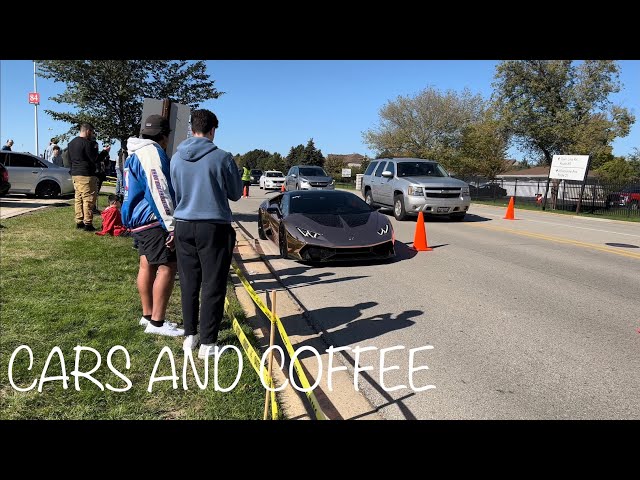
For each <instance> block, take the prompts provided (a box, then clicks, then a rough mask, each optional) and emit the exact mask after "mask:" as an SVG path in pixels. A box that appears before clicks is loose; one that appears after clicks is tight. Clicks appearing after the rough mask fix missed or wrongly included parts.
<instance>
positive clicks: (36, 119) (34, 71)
mask: <svg viewBox="0 0 640 480" xmlns="http://www.w3.org/2000/svg"><path fill="white" fill-rule="evenodd" d="M33 91H34V93H38V87H37V85H36V61H35V60H34V61H33ZM33 106H34V107H35V110H34V112H35V126H36V157H37V156H38V153H39V149H38V103H37V102H36V103H34V104H33Z"/></svg>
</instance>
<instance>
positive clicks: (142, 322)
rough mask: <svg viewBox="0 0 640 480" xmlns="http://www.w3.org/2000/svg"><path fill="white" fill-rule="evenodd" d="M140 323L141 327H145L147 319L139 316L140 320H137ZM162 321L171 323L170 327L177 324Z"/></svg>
mask: <svg viewBox="0 0 640 480" xmlns="http://www.w3.org/2000/svg"><path fill="white" fill-rule="evenodd" d="M138 323H139V324H140V325H142V326H143V327H146V326H147V325H149V320H147V319H146V318H144V317H140V321H139V322H138ZM164 323H168V324H169V325H171V326H172V327H177V326H178V324H177V323H174V322H164Z"/></svg>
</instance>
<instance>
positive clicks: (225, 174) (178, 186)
mask: <svg viewBox="0 0 640 480" xmlns="http://www.w3.org/2000/svg"><path fill="white" fill-rule="evenodd" d="M171 183H172V184H173V188H174V190H175V193H176V209H175V211H174V213H173V216H174V218H176V219H177V220H187V221H190V220H191V221H192V220H208V221H211V222H216V223H231V221H232V217H231V208H230V207H229V200H233V201H234V202H235V201H236V200H239V199H240V197H241V196H242V181H241V180H240V174H239V173H238V167H237V166H236V163H235V162H234V161H233V156H232V155H231V154H230V153H229V152H225V151H224V150H220V149H219V148H218V147H216V146H215V145H214V144H213V142H212V141H211V140H209V139H208V138H204V137H191V138H187V139H186V140H185V141H184V142H182V143H181V144H180V145H179V146H178V149H177V150H176V153H175V154H174V155H173V157H172V158H171Z"/></svg>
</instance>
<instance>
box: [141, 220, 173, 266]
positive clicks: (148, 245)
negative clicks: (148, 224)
mask: <svg viewBox="0 0 640 480" xmlns="http://www.w3.org/2000/svg"><path fill="white" fill-rule="evenodd" d="M168 235H169V234H168V233H167V232H166V231H165V229H164V228H162V227H153V228H150V229H148V230H142V231H141V232H135V233H134V234H133V238H134V239H136V240H137V241H138V254H139V255H140V256H142V255H144V256H145V257H147V262H149V264H150V265H166V264H167V263H171V262H175V261H176V252H175V250H174V251H173V252H172V251H171V250H169V249H168V248H167V246H166V245H165V243H166V242H167V236H168Z"/></svg>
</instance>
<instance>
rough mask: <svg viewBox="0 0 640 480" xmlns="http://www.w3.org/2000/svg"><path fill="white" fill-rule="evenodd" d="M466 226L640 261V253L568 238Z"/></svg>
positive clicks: (474, 224) (471, 223)
mask: <svg viewBox="0 0 640 480" xmlns="http://www.w3.org/2000/svg"><path fill="white" fill-rule="evenodd" d="M464 225H472V226H474V227H477V228H484V229H485V230H494V231H497V232H507V233H515V234H516V235H522V236H525V237H531V238H538V239H540V240H548V241H550V242H556V243H564V244H568V245H575V246H577V247H582V248H588V249H591V250H599V251H601V252H607V253H613V254H615V255H622V256H623V257H630V258H635V259H637V260H640V253H632V252H625V251H622V250H616V249H614V248H611V247H603V246H601V245H597V244H595V243H586V242H578V241H577V240H569V239H566V238H559V237H551V236H549V235H543V234H540V233H533V232H525V231H521V230H514V229H511V228H503V227H490V226H485V225H480V224H479V223H478V222H468V223H464Z"/></svg>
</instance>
